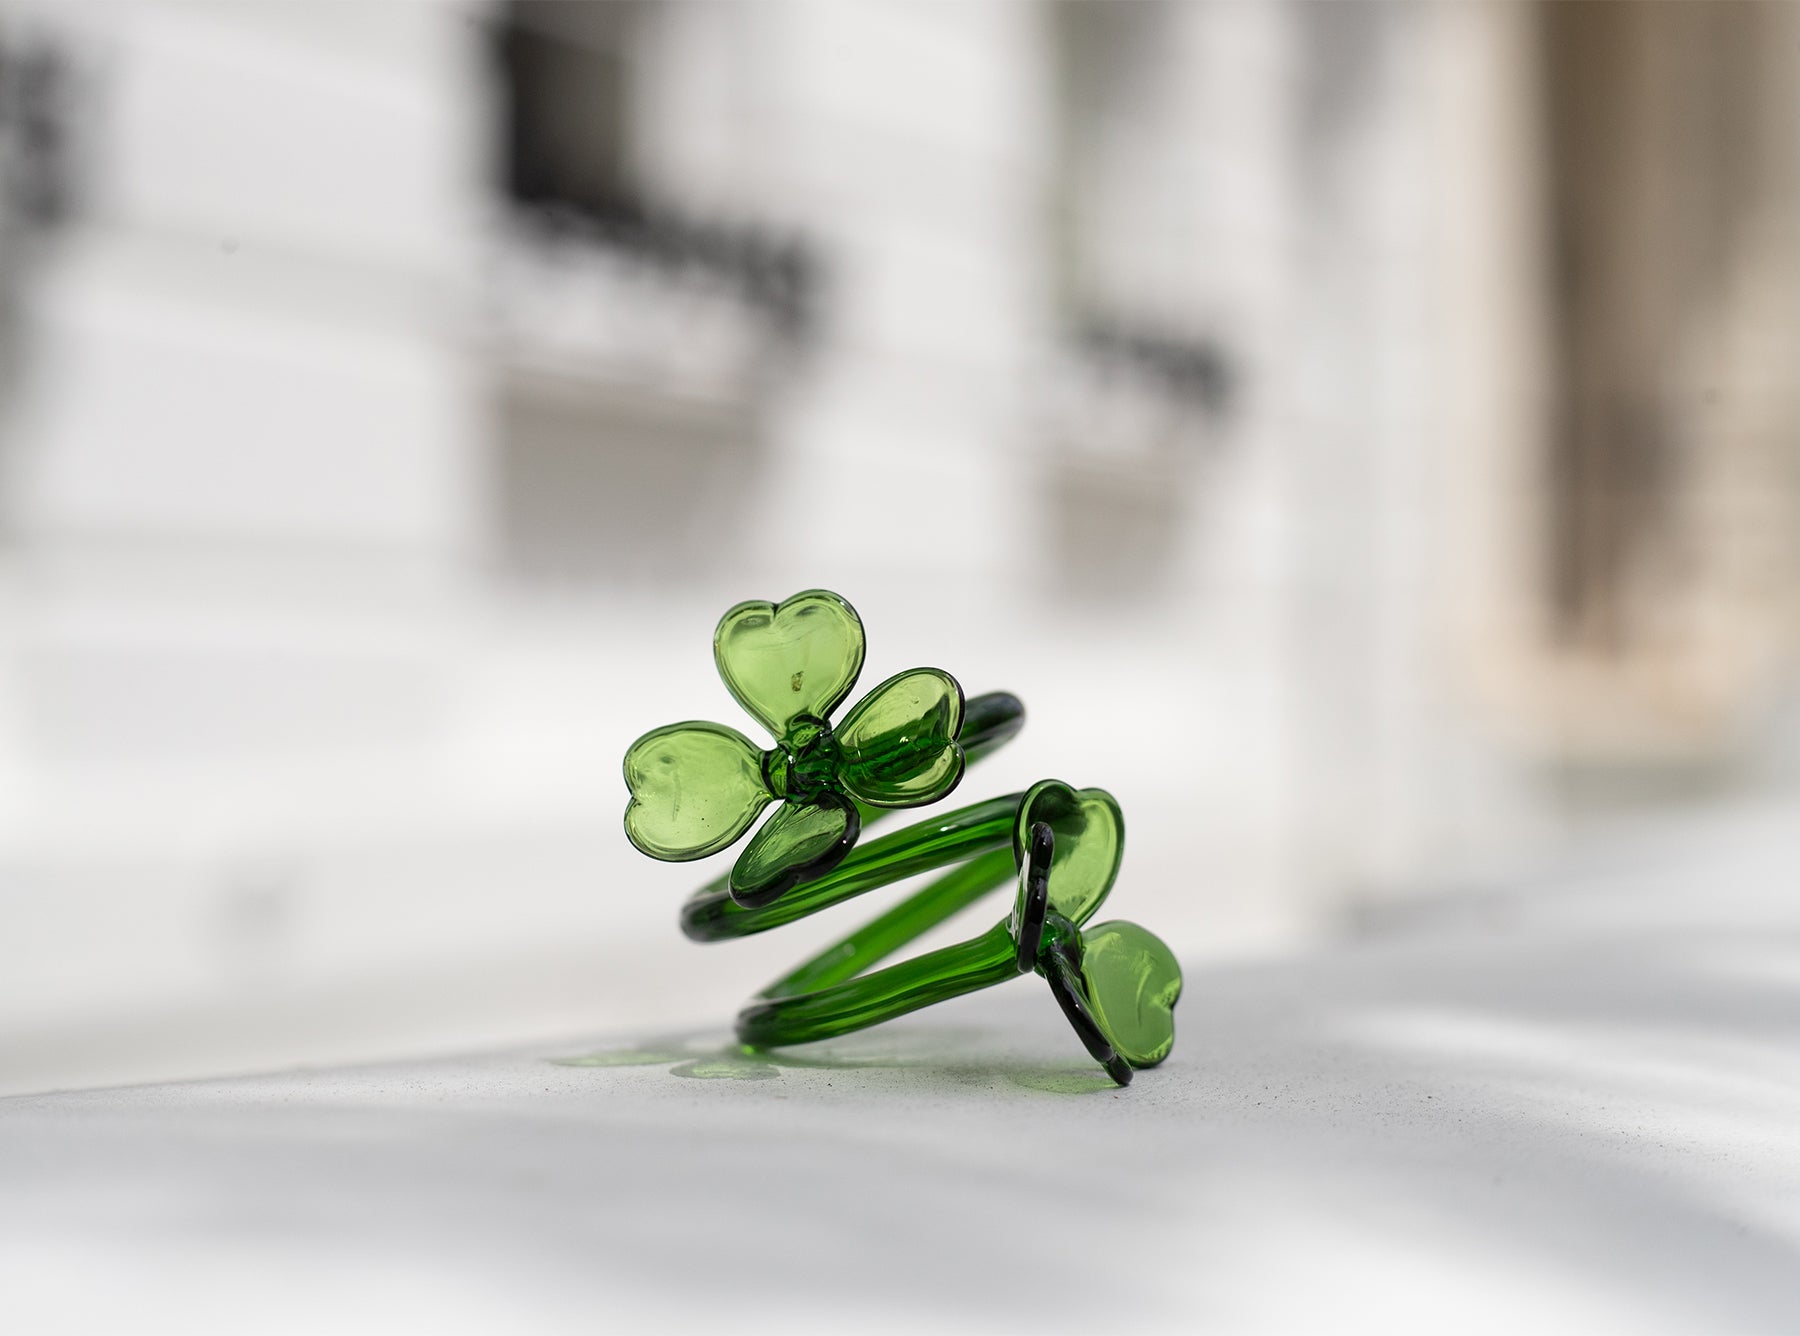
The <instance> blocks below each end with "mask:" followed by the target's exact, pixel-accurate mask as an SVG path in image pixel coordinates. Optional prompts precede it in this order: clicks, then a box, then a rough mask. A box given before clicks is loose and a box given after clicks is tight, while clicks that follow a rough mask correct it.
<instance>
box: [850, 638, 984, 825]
mask: <svg viewBox="0 0 1800 1336" xmlns="http://www.w3.org/2000/svg"><path fill="white" fill-rule="evenodd" d="M962 718H963V693H962V687H960V686H959V685H957V681H956V679H955V678H954V677H952V676H950V674H949V673H946V672H944V671H943V670H942V669H939V668H914V669H912V670H910V671H909V672H904V673H899V674H896V675H895V676H893V677H890V678H888V680H887V681H885V682H883V683H882V684H881V685H880V686H878V687H876V688H875V689H874V690H873V691H871V692H870V693H869V694H868V695H866V696H864V697H863V698H862V699H861V700H860V701H858V702H857V703H856V706H855V708H853V709H852V710H851V711H850V713H849V714H847V715H845V716H844V722H843V723H842V724H840V725H839V726H838V728H837V730H836V734H835V736H836V738H837V746H838V778H839V780H840V781H841V782H842V783H843V785H844V787H845V788H847V789H849V790H850V792H851V793H853V794H854V795H855V796H856V797H857V798H859V799H860V800H861V801H863V802H865V803H867V804H868V805H869V806H871V807H917V806H918V805H919V804H921V803H934V802H936V801H937V800H938V799H939V798H942V797H943V796H944V795H945V794H947V793H949V792H950V790H952V789H954V788H955V787H956V786H957V783H958V782H959V781H960V780H961V779H962V774H963V751H962V748H961V747H960V746H958V745H957V741H956V735H957V733H958V732H959V731H960V730H961V728H962Z"/></svg>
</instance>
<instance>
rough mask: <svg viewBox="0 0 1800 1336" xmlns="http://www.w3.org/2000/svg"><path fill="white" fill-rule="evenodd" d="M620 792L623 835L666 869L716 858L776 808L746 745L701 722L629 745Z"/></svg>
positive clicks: (758, 760)
mask: <svg viewBox="0 0 1800 1336" xmlns="http://www.w3.org/2000/svg"><path fill="white" fill-rule="evenodd" d="M625 786H626V787H627V788H628V789H630V790H631V801H630V802H628V803H627V804H626V805H625V834H626V835H627V836H628V837H629V838H630V840H631V842H632V843H633V844H635V845H636V846H637V847H638V848H639V849H640V850H642V851H643V852H644V853H647V854H649V855H650V857H652V858H660V859H662V860H663V861H664V862H666V863H684V862H687V861H688V860H690V859H694V858H705V857H706V856H707V855H708V854H716V853H718V852H719V850H721V849H723V848H724V847H725V846H726V845H728V844H730V843H731V842H732V841H733V840H735V839H737V837H738V836H740V835H742V834H743V833H744V832H745V831H746V830H748V829H750V823H751V822H752V821H754V820H756V817H757V813H759V812H761V811H762V809H763V808H764V807H766V806H767V805H768V804H769V803H770V802H771V801H772V800H773V799H772V795H771V794H770V793H769V791H768V789H767V788H766V787H764V785H763V777H762V753H761V752H760V751H758V750H757V749H756V747H755V746H753V745H752V744H751V742H750V739H749V738H747V737H745V736H744V735H743V734H742V733H740V732H738V731H737V730H736V729H735V728H727V727H725V725H723V724H709V723H705V722H703V721H694V722H690V723H685V724H670V725H668V726H667V727H665V728H657V729H652V730H651V731H650V732H648V733H646V734H644V736H643V737H641V738H639V739H638V740H637V741H636V742H634V743H632V744H631V750H630V751H628V752H626V753H625Z"/></svg>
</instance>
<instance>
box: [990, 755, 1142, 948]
mask: <svg viewBox="0 0 1800 1336" xmlns="http://www.w3.org/2000/svg"><path fill="white" fill-rule="evenodd" d="M1040 821H1042V822H1045V823H1047V824H1048V825H1049V827H1050V832H1051V834H1052V836H1054V838H1055V840H1056V847H1055V850H1054V852H1053V853H1052V855H1051V860H1050V908H1051V910H1052V911H1054V912H1055V913H1058V914H1061V915H1062V916H1063V917H1064V918H1066V919H1068V920H1069V922H1071V923H1073V924H1074V925H1075V926H1076V927H1080V926H1081V925H1082V924H1083V923H1086V922H1087V921H1088V920H1089V919H1090V918H1092V917H1093V915H1094V911H1095V910H1096V909H1098V908H1100V905H1101V902H1102V901H1104V900H1105V899H1106V897H1107V895H1108V893H1109V892H1111V890H1112V886H1113V882H1114V881H1115V880H1116V879H1117V878H1118V875H1119V862H1120V860H1121V859H1123V858H1124V857H1125V814H1124V813H1123V812H1121V811H1120V810H1119V804H1118V802H1117V801H1116V800H1115V799H1114V798H1113V796H1112V794H1110V793H1108V792H1107V791H1106V790H1105V789H1081V790H1079V791H1077V790H1075V789H1072V788H1070V787H1069V786H1068V785H1067V784H1064V783H1062V782H1061V781H1060V780H1054V779H1045V780H1040V781H1039V782H1038V783H1036V784H1033V785H1032V786H1031V787H1030V788H1029V789H1027V790H1026V791H1025V796H1024V798H1023V799H1021V800H1020V802H1019V815H1018V819H1017V821H1016V823H1015V825H1014V828H1013V857H1014V858H1015V859H1016V860H1017V861H1018V862H1019V863H1020V864H1023V862H1024V858H1025V849H1026V847H1027V843H1028V841H1029V838H1030V833H1031V828H1032V826H1034V825H1036V824H1037V823H1038V822H1040Z"/></svg>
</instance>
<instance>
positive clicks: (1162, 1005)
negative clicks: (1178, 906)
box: [1081, 919, 1181, 1067]
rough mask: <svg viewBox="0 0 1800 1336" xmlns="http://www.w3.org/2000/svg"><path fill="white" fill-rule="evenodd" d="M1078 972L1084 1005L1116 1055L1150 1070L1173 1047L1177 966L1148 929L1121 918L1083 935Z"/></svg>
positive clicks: (1178, 986)
mask: <svg viewBox="0 0 1800 1336" xmlns="http://www.w3.org/2000/svg"><path fill="white" fill-rule="evenodd" d="M1081 941H1082V953H1081V974H1082V979H1083V982H1084V983H1085V985H1086V992H1087V1000H1088V1006H1089V1008H1090V1009H1091V1010H1092V1012H1093V1014H1094V1019H1095V1020H1097V1021H1098V1022H1099V1023H1100V1028H1101V1029H1102V1030H1104V1031H1105V1032H1106V1037H1107V1038H1108V1039H1109V1040H1110V1041H1111V1042H1112V1046H1113V1047H1114V1048H1115V1049H1117V1050H1118V1052H1119V1055H1120V1056H1121V1057H1123V1058H1124V1059H1125V1061H1127V1062H1129V1063H1130V1064H1131V1065H1132V1066H1133V1067H1154V1066H1156V1064H1157V1063H1159V1062H1161V1061H1162V1060H1163V1059H1164V1058H1166V1057H1168V1056H1169V1050H1170V1049H1172V1048H1174V1047H1175V1002H1176V999H1177V998H1179V997H1180V996H1181V966H1180V965H1179V964H1177V963H1176V961H1175V953H1174V952H1173V951H1171V950H1169V948H1168V947H1167V946H1166V945H1164V943H1163V940H1162V939H1161V938H1160V937H1158V936H1157V935H1156V934H1155V933H1153V932H1151V931H1150V930H1149V929H1147V928H1140V927H1138V925H1137V924H1135V923H1127V922H1125V921H1124V920H1122V919H1119V920H1114V921H1113V922H1111V923H1101V924H1098V925H1097V926H1095V927H1092V928H1089V929H1088V930H1087V931H1086V932H1084V933H1082V934H1081Z"/></svg>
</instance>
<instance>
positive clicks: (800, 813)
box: [731, 791, 862, 906]
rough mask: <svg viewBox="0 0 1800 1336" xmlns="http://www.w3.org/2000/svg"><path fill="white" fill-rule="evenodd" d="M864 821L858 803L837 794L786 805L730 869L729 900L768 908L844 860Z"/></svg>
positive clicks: (764, 826) (756, 836)
mask: <svg viewBox="0 0 1800 1336" xmlns="http://www.w3.org/2000/svg"><path fill="white" fill-rule="evenodd" d="M861 830H862V821H861V819H860V818H859V817H858V816H857V814H856V804H855V803H853V802H851V801H850V800H849V799H848V798H846V797H844V796H842V795H841V794H837V793H832V792H829V791H827V792H824V793H819V794H815V795H814V796H813V797H812V798H810V799H808V800H807V801H805V802H786V803H783V804H782V805H781V806H780V807H778V808H777V809H776V810H775V814H774V815H773V816H771V817H770V818H769V819H768V820H767V821H765V822H763V826H762V829H761V830H759V831H757V832H756V834H755V835H753V836H752V837H751V838H750V843H748V844H746V845H745V846H744V852H743V853H741V854H739V855H738V860H737V863H736V865H735V866H733V868H732V869H731V898H732V899H733V900H735V901H737V902H738V903H739V904H740V905H750V906H756V905H766V904H768V903H769V902H770V901H772V900H775V899H777V898H778V897H779V896H781V895H782V894H783V893H785V892H787V891H789V890H791V889H793V888H794V887H795V886H798V885H799V884H800V883H801V882H803V881H809V880H811V879H812V878H813V877H819V876H823V875H824V874H825V873H827V872H829V871H831V869H832V868H834V867H836V866H837V865H838V863H839V862H841V861H842V859H843V857H844V855H845V854H847V853H849V852H850V849H851V847H852V846H853V845H854V844H855V843H856V837H857V835H858V834H859V833H860V832H861Z"/></svg>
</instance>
